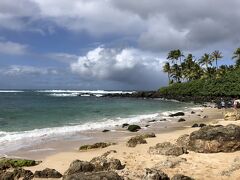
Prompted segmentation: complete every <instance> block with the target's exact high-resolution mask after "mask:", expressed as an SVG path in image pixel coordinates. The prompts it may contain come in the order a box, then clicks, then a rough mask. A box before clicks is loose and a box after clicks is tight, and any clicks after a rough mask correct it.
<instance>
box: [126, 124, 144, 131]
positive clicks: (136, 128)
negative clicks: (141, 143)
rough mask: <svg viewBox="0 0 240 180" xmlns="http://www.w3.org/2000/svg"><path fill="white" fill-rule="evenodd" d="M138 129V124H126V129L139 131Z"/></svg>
mask: <svg viewBox="0 0 240 180" xmlns="http://www.w3.org/2000/svg"><path fill="white" fill-rule="evenodd" d="M140 129H141V127H140V126H138V125H129V126H128V130H129V131H131V132H137V131H139V130H140Z"/></svg>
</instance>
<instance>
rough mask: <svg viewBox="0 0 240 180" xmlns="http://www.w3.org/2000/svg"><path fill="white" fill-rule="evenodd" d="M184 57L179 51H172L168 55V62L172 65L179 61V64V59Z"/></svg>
mask: <svg viewBox="0 0 240 180" xmlns="http://www.w3.org/2000/svg"><path fill="white" fill-rule="evenodd" d="M182 57H184V55H183V53H182V52H181V51H180V50H179V49H176V50H172V51H170V52H169V53H168V57H167V59H168V60H171V61H172V63H173V64H178V63H177V61H178V60H180V63H181V58H182Z"/></svg>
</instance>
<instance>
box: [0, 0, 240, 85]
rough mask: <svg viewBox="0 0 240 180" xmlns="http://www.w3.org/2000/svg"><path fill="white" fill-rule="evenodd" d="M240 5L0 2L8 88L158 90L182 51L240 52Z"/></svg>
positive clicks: (227, 56) (188, 0)
mask: <svg viewBox="0 0 240 180" xmlns="http://www.w3.org/2000/svg"><path fill="white" fill-rule="evenodd" d="M239 8H240V2H239V1H238V0H232V1H230V2H229V1H225V0H201V1H200V0H196V1H192V0H182V1H181V2H176V1H173V0H170V1H169V0H168V1H167V0H152V1H147V0H131V1H129V0H121V1H120V0H102V1H99V0H68V1H67V0H18V1H9V0H1V1H0V76H1V78H0V89H19V88H20V89H22V88H23V89H59V88H60V89H108V90H111V89H112V90H114V89H126V90H127V89H134V90H136V89H137V90H150V89H157V88H159V87H160V86H164V85H166V84H167V78H166V75H165V74H164V73H163V72H162V69H161V67H162V64H163V63H164V61H166V55H167V53H168V52H169V51H170V50H172V49H176V48H179V49H181V50H182V51H183V52H184V53H185V54H187V53H189V52H191V53H193V54H194V55H195V57H200V56H201V55H202V54H203V53H205V52H207V53H210V52H212V51H214V50H216V49H218V50H220V51H222V52H223V55H224V58H223V59H222V60H221V61H220V63H226V64H231V63H233V61H232V60H231V56H232V52H233V51H234V49H236V48H237V47H239V46H240V43H239V42H240V36H239V29H240V23H239V19H240V12H239Z"/></svg>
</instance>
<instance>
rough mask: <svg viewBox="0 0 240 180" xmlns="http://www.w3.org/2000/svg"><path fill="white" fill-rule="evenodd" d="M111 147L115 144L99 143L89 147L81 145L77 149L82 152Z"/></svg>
mask: <svg viewBox="0 0 240 180" xmlns="http://www.w3.org/2000/svg"><path fill="white" fill-rule="evenodd" d="M111 145H115V143H105V142H99V143H95V144H91V145H88V144H87V145H83V146H81V147H80V148H79V150H80V151H82V150H88V149H97V148H105V147H108V146H111Z"/></svg>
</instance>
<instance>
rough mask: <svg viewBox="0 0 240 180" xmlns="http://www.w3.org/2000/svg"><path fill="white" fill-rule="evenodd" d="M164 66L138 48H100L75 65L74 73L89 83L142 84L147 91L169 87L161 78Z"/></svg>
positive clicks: (81, 57)
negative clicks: (158, 87)
mask: <svg viewBox="0 0 240 180" xmlns="http://www.w3.org/2000/svg"><path fill="white" fill-rule="evenodd" d="M162 63H163V60H161V59H159V58H158V57H157V56H156V55H155V54H152V53H149V52H143V51H140V50H138V49H134V48H126V49H114V48H105V47H97V48H96V49H93V50H91V51H89V52H88V53H87V54H86V55H85V56H80V57H79V59H78V61H77V62H74V63H72V64H71V70H72V71H73V72H74V73H77V74H79V75H80V77H81V78H85V79H98V80H110V81H119V82H123V83H131V84H141V85H142V86H145V87H146V88H147V87H148V86H149V85H150V86H152V85H153V84H155V86H159V84H162V83H165V82H163V79H162V78H161V77H163V73H162Z"/></svg>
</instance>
